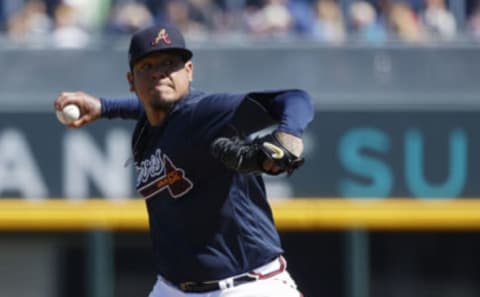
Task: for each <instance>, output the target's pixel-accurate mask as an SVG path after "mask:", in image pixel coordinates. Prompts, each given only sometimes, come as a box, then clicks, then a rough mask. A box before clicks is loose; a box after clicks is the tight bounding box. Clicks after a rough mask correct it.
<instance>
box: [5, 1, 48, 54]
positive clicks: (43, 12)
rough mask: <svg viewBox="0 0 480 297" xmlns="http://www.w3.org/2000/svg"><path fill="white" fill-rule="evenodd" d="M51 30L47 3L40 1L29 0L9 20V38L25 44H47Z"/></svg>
mask: <svg viewBox="0 0 480 297" xmlns="http://www.w3.org/2000/svg"><path fill="white" fill-rule="evenodd" d="M51 29H52V20H51V19H50V17H49V16H48V15H47V9H46V6H45V3H43V2H42V1H40V0H29V1H28V2H26V4H25V6H23V7H22V8H21V9H20V11H18V12H17V13H16V14H14V15H12V16H11V17H10V18H9V19H8V29H7V30H8V36H9V38H11V39H12V40H14V41H15V42H19V43H23V44H29V45H34V46H35V45H38V44H45V40H47V39H48V35H49V34H50V31H51Z"/></svg>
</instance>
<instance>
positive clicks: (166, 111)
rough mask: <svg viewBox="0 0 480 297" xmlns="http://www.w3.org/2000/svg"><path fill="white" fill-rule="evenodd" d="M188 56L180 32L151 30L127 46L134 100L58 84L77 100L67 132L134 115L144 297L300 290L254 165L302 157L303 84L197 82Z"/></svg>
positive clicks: (308, 116)
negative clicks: (240, 89) (146, 282)
mask: <svg viewBox="0 0 480 297" xmlns="http://www.w3.org/2000/svg"><path fill="white" fill-rule="evenodd" d="M192 55H193V54H192V52H191V51H190V50H189V49H187V48H186V47H185V41H184V38H183V36H182V34H181V33H180V32H179V31H178V30H177V29H176V28H174V27H171V26H169V25H160V26H154V27H149V28H146V29H144V30H141V31H139V32H137V33H135V34H134V35H133V37H132V39H131V43H130V48H129V64H130V71H129V72H128V74H127V78H128V82H129V85H130V89H131V91H132V92H134V93H135V94H136V96H137V97H138V99H137V98H131V99H108V98H97V97H94V96H91V95H89V94H86V93H83V92H74V93H69V92H64V93H62V94H60V96H59V97H58V98H57V99H56V100H55V108H56V109H57V110H61V109H62V107H63V106H65V105H66V104H71V103H73V104H77V105H78V106H79V107H80V110H81V117H80V119H78V120H77V121H75V122H73V123H72V124H71V125H70V126H71V127H73V128H78V127H82V126H84V125H85V124H87V123H90V122H93V121H95V120H97V119H99V118H126V119H135V120H137V125H136V128H135V131H134V133H133V137H132V152H133V153H132V159H133V162H134V164H135V167H136V171H137V180H136V188H137V190H138V192H139V193H140V194H141V195H142V196H143V197H144V198H145V201H146V205H147V209H148V214H149V223H150V232H151V239H152V242H153V249H154V261H155V265H156V269H157V274H158V278H157V281H156V283H155V285H154V287H153V290H152V291H151V293H150V295H149V297H187V296H188V297H193V296H197V297H207V296H208V297H299V296H302V295H301V293H300V292H299V291H298V290H297V288H296V285H295V282H294V281H293V280H292V278H291V277H290V275H289V274H288V272H287V270H286V265H287V264H286V261H285V259H284V258H283V257H282V253H283V249H282V247H281V244H280V238H279V234H278V232H277V231H276V228H275V226H274V222H273V217H272V211H271V208H270V206H269V204H268V201H267V198H266V193H265V186H264V182H263V179H262V176H261V173H267V174H273V175H276V174H281V173H285V174H292V173H293V172H294V171H295V170H296V169H297V168H298V167H299V166H300V165H301V164H302V163H303V158H302V152H303V141H302V139H301V136H302V133H303V131H304V129H305V128H306V127H307V125H308V123H309V122H310V121H311V120H312V119H313V107H312V103H311V99H310V97H309V95H308V94H307V93H305V92H304V91H301V90H279V91H271V92H251V93H246V94H208V93H204V92H200V91H197V90H194V89H193V88H191V86H190V84H191V82H192V79H193V63H192V60H191V58H192ZM272 126H273V127H274V132H272V133H269V134H267V135H265V136H262V137H257V138H254V139H252V137H250V136H251V135H252V134H253V133H254V132H257V131H259V130H261V129H264V128H267V127H272Z"/></svg>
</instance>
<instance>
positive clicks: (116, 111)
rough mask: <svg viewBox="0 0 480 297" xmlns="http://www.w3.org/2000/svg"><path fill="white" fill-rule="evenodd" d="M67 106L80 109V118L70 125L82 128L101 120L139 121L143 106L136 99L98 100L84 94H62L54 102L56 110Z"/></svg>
mask: <svg viewBox="0 0 480 297" xmlns="http://www.w3.org/2000/svg"><path fill="white" fill-rule="evenodd" d="M67 104H75V105H77V106H78V107H79V108H80V118H79V119H78V120H76V121H74V122H73V123H72V124H70V125H69V127H70V128H80V127H83V126H85V125H87V124H89V123H91V122H94V121H96V120H97V119H99V118H109V119H111V118H123V119H138V118H139V117H140V115H141V113H142V111H143V106H142V105H141V104H140V101H139V100H138V99H136V98H127V99H107V98H98V97H95V96H92V95H89V94H87V93H84V92H62V93H61V94H60V95H59V96H58V97H57V98H56V99H55V102H54V108H55V110H62V109H63V107H64V106H65V105H67Z"/></svg>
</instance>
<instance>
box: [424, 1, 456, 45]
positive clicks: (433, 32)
mask: <svg viewBox="0 0 480 297" xmlns="http://www.w3.org/2000/svg"><path fill="white" fill-rule="evenodd" d="M425 5H426V7H425V10H424V11H423V12H422V15H421V16H422V17H421V19H422V22H423V25H424V27H425V29H426V31H427V33H428V34H429V37H432V38H434V39H441V40H452V39H453V38H454V37H455V34H456V31H457V24H456V22H455V17H454V16H453V14H452V13H451V12H450V11H448V9H447V7H446V5H445V0H425Z"/></svg>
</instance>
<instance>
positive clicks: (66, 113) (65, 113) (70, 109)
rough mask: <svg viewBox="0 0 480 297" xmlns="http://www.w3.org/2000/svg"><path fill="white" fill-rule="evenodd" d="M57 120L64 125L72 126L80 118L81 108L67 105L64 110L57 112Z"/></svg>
mask: <svg viewBox="0 0 480 297" xmlns="http://www.w3.org/2000/svg"><path fill="white" fill-rule="evenodd" d="M56 114H57V119H58V120H59V121H60V123H62V124H64V125H70V124H71V123H73V122H74V121H76V120H78V119H79V118H80V108H79V107H78V106H77V105H75V104H67V105H65V106H64V107H63V110H61V111H60V110H57V112H56Z"/></svg>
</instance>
